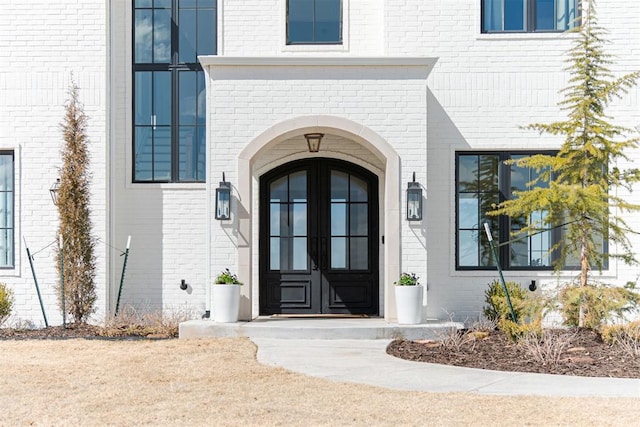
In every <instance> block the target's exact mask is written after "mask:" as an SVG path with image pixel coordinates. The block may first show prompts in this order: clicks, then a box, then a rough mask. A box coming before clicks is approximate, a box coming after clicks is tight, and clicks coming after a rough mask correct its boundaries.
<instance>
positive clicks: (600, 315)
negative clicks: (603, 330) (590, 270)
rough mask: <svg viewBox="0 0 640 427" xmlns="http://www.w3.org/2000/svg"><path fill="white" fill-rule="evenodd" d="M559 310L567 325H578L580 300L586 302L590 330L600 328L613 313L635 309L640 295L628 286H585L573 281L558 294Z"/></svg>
mask: <svg viewBox="0 0 640 427" xmlns="http://www.w3.org/2000/svg"><path fill="white" fill-rule="evenodd" d="M558 300H559V303H560V311H561V312H562V317H563V319H564V323H565V324H566V325H567V326H578V324H579V316H580V305H581V301H584V325H582V326H583V327H585V328H589V329H594V330H597V329H600V327H601V326H602V325H604V324H605V323H607V322H608V321H610V320H612V319H613V317H614V316H619V317H622V318H624V314H625V313H627V312H629V311H632V310H635V309H637V308H638V305H639V304H640V295H639V294H638V293H636V292H635V290H634V289H631V288H627V287H624V288H623V287H617V286H609V285H603V284H590V285H587V286H584V287H581V286H578V285H575V284H572V285H569V286H566V287H564V288H563V289H561V290H560V292H559V294H558Z"/></svg>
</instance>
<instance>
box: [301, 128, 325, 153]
mask: <svg viewBox="0 0 640 427" xmlns="http://www.w3.org/2000/svg"><path fill="white" fill-rule="evenodd" d="M304 137H305V139H306V140H307V145H308V146H309V152H310V153H317V152H318V151H320V142H321V141H322V138H323V137H324V133H305V134H304Z"/></svg>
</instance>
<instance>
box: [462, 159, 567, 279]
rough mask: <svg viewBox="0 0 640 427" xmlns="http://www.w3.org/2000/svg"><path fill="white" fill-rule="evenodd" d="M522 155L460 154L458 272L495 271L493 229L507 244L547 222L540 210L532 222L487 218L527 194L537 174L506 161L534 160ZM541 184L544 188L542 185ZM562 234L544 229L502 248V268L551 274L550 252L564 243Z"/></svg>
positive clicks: (518, 219) (507, 218) (531, 219)
mask: <svg viewBox="0 0 640 427" xmlns="http://www.w3.org/2000/svg"><path fill="white" fill-rule="evenodd" d="M531 154H532V153H522V152H514V153H509V152H488V153H475V152H474V153H456V238H457V241H456V268H457V269H459V270H464V269H476V270H478V269H494V268H495V266H496V262H495V259H494V257H493V253H492V251H491V246H490V245H489V241H488V239H487V236H486V234H485V232H484V223H485V222H487V223H489V225H490V228H491V232H492V234H493V236H494V238H495V239H496V240H498V241H500V242H507V241H509V239H510V236H511V233H513V232H517V231H518V230H519V229H521V228H523V227H524V226H525V225H526V224H527V223H535V222H538V221H539V220H541V219H543V218H544V216H545V215H546V213H545V212H544V211H538V212H536V213H535V214H533V215H531V217H530V218H526V217H524V216H523V217H521V218H509V217H507V216H500V217H495V216H487V215H486V213H487V212H490V211H492V210H493V209H494V208H493V205H494V204H498V203H499V202H501V201H503V200H508V199H510V198H511V197H512V193H513V192H514V191H524V190H526V189H527V184H528V183H530V182H531V181H532V180H533V179H535V178H536V177H537V175H538V173H537V172H536V171H535V170H534V169H532V168H523V167H518V166H516V165H505V164H504V162H505V160H509V159H517V158H518V157H525V156H529V155H531ZM539 185H545V183H540V184H539ZM561 236H562V235H561V230H560V229H557V228H556V229H552V228H547V229H539V230H538V231H537V232H536V233H535V234H534V233H532V234H530V235H528V236H525V237H524V238H523V239H520V240H515V241H512V242H511V243H509V244H505V245H502V246H500V247H499V249H498V252H499V255H498V256H499V257H500V265H501V266H502V267H503V268H505V269H526V270H530V269H539V268H541V269H550V268H552V263H553V261H554V258H552V256H551V255H550V253H549V250H550V249H551V248H552V247H553V245H555V244H556V243H557V242H558V241H559V240H560V238H561Z"/></svg>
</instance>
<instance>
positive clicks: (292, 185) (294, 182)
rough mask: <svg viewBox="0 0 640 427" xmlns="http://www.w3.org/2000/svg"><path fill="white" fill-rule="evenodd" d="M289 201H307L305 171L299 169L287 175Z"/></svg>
mask: <svg viewBox="0 0 640 427" xmlns="http://www.w3.org/2000/svg"><path fill="white" fill-rule="evenodd" d="M289 201H290V202H306V201H307V172H306V171H300V172H296V173H292V174H291V175H289Z"/></svg>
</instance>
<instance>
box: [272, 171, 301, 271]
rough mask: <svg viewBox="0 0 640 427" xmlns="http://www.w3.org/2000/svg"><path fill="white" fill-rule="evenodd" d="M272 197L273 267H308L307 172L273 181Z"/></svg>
mask: <svg viewBox="0 0 640 427" xmlns="http://www.w3.org/2000/svg"><path fill="white" fill-rule="evenodd" d="M268 199H269V214H270V215H269V216H270V220H269V269H270V270H280V271H305V270H308V269H309V261H308V256H307V252H308V251H307V247H308V239H307V237H308V236H307V234H308V220H307V172H306V171H300V172H295V173H292V174H288V175H285V176H284V177H282V178H279V179H277V180H275V181H274V182H272V183H271V185H270V186H269V196H268Z"/></svg>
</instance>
